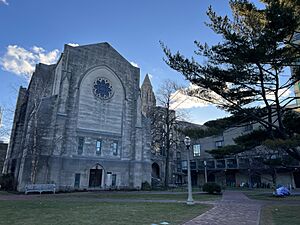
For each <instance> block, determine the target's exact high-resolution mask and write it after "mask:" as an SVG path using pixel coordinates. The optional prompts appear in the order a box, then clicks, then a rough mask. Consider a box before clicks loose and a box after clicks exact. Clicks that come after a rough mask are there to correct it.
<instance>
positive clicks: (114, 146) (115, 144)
mask: <svg viewBox="0 0 300 225" xmlns="http://www.w3.org/2000/svg"><path fill="white" fill-rule="evenodd" d="M110 148H111V151H112V153H113V155H118V142H117V141H114V142H113V143H111V145H110Z"/></svg>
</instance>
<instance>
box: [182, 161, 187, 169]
mask: <svg viewBox="0 0 300 225" xmlns="http://www.w3.org/2000/svg"><path fill="white" fill-rule="evenodd" d="M181 164H182V169H183V170H187V161H186V160H183V161H182V162H181Z"/></svg>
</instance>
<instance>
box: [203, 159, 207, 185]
mask: <svg viewBox="0 0 300 225" xmlns="http://www.w3.org/2000/svg"><path fill="white" fill-rule="evenodd" d="M206 165H207V162H206V160H204V178H205V183H207V168H206Z"/></svg>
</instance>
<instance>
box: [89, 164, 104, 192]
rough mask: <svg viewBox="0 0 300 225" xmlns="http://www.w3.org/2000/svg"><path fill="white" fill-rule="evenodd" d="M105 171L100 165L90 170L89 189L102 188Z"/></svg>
mask: <svg viewBox="0 0 300 225" xmlns="http://www.w3.org/2000/svg"><path fill="white" fill-rule="evenodd" d="M103 172H104V169H103V167H102V166H101V165H100V164H96V165H95V166H93V167H92V168H91V169H90V176H89V187H91V188H97V187H98V188H100V187H101V186H102V178H103Z"/></svg>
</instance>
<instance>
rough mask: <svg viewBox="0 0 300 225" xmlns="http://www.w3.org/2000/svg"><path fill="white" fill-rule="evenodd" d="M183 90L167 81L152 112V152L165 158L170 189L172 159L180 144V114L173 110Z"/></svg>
mask: <svg viewBox="0 0 300 225" xmlns="http://www.w3.org/2000/svg"><path fill="white" fill-rule="evenodd" d="M182 89H183V88H182V87H181V86H180V85H178V84H177V83H175V82H174V81H171V80H166V81H165V82H164V83H163V84H162V86H161V87H160V88H159V90H158V92H157V100H158V105H159V106H158V107H155V108H153V109H152V110H151V111H150V118H151V134H152V150H153V154H156V155H162V156H164V157H165V168H164V172H165V179H164V186H165V187H168V184H169V179H170V178H169V173H170V157H171V156H172V153H173V151H172V150H174V149H176V147H177V144H178V137H177V133H176V124H177V122H176V121H177V120H178V119H179V118H180V115H181V114H180V113H179V114H177V113H176V112H175V109H173V108H172V106H173V103H174V95H176V93H178V92H180V91H181V90H182Z"/></svg>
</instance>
